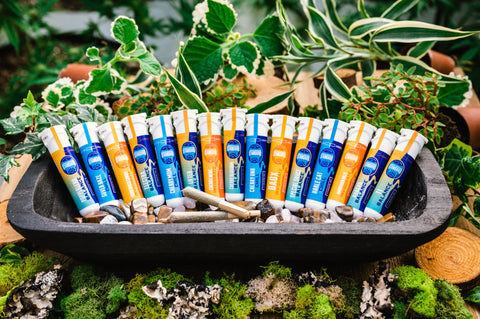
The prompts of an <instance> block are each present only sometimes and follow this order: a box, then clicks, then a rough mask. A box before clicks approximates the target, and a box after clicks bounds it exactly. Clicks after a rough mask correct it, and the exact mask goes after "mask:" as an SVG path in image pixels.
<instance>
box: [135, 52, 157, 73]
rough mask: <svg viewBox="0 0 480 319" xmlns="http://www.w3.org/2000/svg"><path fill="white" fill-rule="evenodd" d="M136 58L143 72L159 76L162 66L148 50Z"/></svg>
mask: <svg viewBox="0 0 480 319" xmlns="http://www.w3.org/2000/svg"><path fill="white" fill-rule="evenodd" d="M137 60H138V63H139V64H140V69H142V71H143V72H145V73H147V74H151V75H153V76H160V74H162V66H161V65H160V63H159V62H158V60H157V59H156V58H155V57H154V56H153V54H151V53H150V52H145V53H144V54H142V55H140V56H138V57H137Z"/></svg>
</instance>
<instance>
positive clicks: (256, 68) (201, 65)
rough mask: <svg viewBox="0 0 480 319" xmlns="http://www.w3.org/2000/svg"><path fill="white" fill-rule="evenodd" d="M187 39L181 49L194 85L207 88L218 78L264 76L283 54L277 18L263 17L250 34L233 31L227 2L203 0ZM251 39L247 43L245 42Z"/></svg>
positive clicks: (232, 12)
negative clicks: (250, 75)
mask: <svg viewBox="0 0 480 319" xmlns="http://www.w3.org/2000/svg"><path fill="white" fill-rule="evenodd" d="M193 21H194V25H193V28H192V31H191V34H190V37H189V38H188V40H187V41H186V42H185V44H184V45H183V46H182V47H181V52H182V54H183V56H184V57H185V60H186V62H187V63H188V65H189V66H190V67H191V69H192V71H193V73H194V74H195V76H196V78H197V79H198V82H199V83H200V84H202V85H203V86H204V88H206V87H208V85H211V84H213V83H214V82H215V80H216V79H217V78H218V76H219V75H222V77H223V78H225V79H228V80H232V79H234V78H235V77H237V75H238V74H240V73H248V74H258V75H261V74H265V73H268V71H267V70H268V69H269V68H270V69H271V70H272V71H273V63H272V61H271V59H272V58H274V57H275V56H277V55H281V54H283V53H284V48H283V44H282V41H281V38H280V35H281V33H282V30H283V27H282V24H281V23H280V20H279V18H278V16H276V15H272V16H268V17H266V18H265V19H264V20H263V21H262V22H261V23H260V25H259V26H258V27H257V28H256V30H255V31H254V32H253V34H246V35H240V34H238V33H235V32H233V28H234V26H235V24H236V23H237V13H236V12H235V10H234V8H233V6H232V5H231V4H230V3H229V2H228V1H218V0H205V1H203V2H202V3H200V4H198V5H197V6H196V7H195V10H194V12H193ZM248 39H251V40H248Z"/></svg>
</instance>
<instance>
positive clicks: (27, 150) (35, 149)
mask: <svg viewBox="0 0 480 319" xmlns="http://www.w3.org/2000/svg"><path fill="white" fill-rule="evenodd" d="M46 151H47V148H46V147H45V145H44V144H43V142H42V140H41V139H40V137H38V135H37V133H27V139H26V140H25V142H22V143H19V144H17V145H15V146H14V147H13V148H12V150H11V151H10V154H12V155H21V154H30V155H32V158H33V160H34V161H36V160H37V159H39V158H40V156H42V155H43V153H45V152H46Z"/></svg>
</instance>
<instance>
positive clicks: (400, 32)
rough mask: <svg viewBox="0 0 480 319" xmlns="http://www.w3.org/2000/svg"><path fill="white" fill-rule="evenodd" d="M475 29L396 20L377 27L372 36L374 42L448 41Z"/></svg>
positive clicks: (468, 34) (469, 33)
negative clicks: (458, 28)
mask: <svg viewBox="0 0 480 319" xmlns="http://www.w3.org/2000/svg"><path fill="white" fill-rule="evenodd" d="M475 33H478V32H477V31H459V30H454V29H450V28H446V27H442V26H438V25H435V24H430V23H426V22H420V21H398V22H392V23H389V24H387V25H385V26H383V27H381V28H380V29H378V30H377V31H376V32H375V34H374V35H373V36H372V40H373V41H376V42H401V43H414V42H422V41H449V40H455V39H459V38H464V37H468V36H470V35H472V34H475Z"/></svg>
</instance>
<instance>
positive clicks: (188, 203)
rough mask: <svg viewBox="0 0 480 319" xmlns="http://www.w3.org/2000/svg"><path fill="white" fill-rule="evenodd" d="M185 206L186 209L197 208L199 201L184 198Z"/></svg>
mask: <svg viewBox="0 0 480 319" xmlns="http://www.w3.org/2000/svg"><path fill="white" fill-rule="evenodd" d="M183 205H184V206H185V207H186V208H190V209H192V208H195V207H196V206H197V201H196V200H194V199H193V198H190V197H184V198H183Z"/></svg>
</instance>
